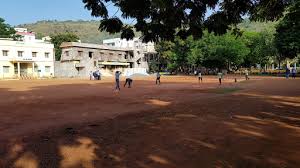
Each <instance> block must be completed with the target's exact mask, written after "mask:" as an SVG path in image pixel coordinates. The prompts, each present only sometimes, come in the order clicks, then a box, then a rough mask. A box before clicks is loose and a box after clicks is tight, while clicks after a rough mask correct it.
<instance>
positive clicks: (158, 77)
mask: <svg viewBox="0 0 300 168" xmlns="http://www.w3.org/2000/svg"><path fill="white" fill-rule="evenodd" d="M160 76H161V75H160V73H159V72H157V73H156V84H158V85H160Z"/></svg>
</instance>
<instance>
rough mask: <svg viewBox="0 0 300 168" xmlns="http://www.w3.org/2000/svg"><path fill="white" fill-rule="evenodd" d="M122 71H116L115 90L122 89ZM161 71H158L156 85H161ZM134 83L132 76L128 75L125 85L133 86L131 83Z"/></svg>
mask: <svg viewBox="0 0 300 168" xmlns="http://www.w3.org/2000/svg"><path fill="white" fill-rule="evenodd" d="M121 74H122V72H120V71H116V72H115V82H116V87H115V90H118V91H120V90H121V88H120V76H121ZM160 77H161V75H160V73H159V72H157V73H156V85H160ZM132 83H133V79H132V78H131V77H130V76H127V77H126V80H125V83H124V87H126V86H127V85H128V88H131V85H132Z"/></svg>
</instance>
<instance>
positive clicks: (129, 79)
mask: <svg viewBox="0 0 300 168" xmlns="http://www.w3.org/2000/svg"><path fill="white" fill-rule="evenodd" d="M132 82H133V80H132V79H131V78H130V77H128V78H126V82H125V84H124V87H126V85H127V83H128V88H131V84H132Z"/></svg>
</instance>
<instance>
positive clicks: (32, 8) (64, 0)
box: [0, 0, 116, 26]
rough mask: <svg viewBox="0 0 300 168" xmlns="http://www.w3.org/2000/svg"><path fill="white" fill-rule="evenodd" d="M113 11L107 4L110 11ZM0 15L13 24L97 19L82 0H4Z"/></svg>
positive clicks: (0, 5) (0, 4) (1, 4)
mask: <svg viewBox="0 0 300 168" xmlns="http://www.w3.org/2000/svg"><path fill="white" fill-rule="evenodd" d="M115 11H116V9H115V8H113V6H112V5H111V6H109V12H110V13H112V14H114V13H115ZM0 17H2V18H4V19H5V20H6V23H8V24H10V25H13V26H15V25H18V24H23V23H33V22H36V21H40V20H79V19H82V20H99V18H94V17H92V16H91V15H90V12H89V11H88V10H86V9H85V8H84V4H83V3H82V0H5V1H2V2H1V3H0Z"/></svg>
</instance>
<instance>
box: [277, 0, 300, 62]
mask: <svg viewBox="0 0 300 168" xmlns="http://www.w3.org/2000/svg"><path fill="white" fill-rule="evenodd" d="M275 44H276V47H277V49H278V51H279V53H280V55H279V59H282V60H283V59H285V58H295V57H297V55H298V54H299V53H300V0H296V1H295V3H294V4H293V5H292V6H291V7H290V8H289V9H288V11H287V14H286V15H285V16H284V17H283V19H282V20H281V21H280V22H279V24H278V25H277V27H276V34H275Z"/></svg>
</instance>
